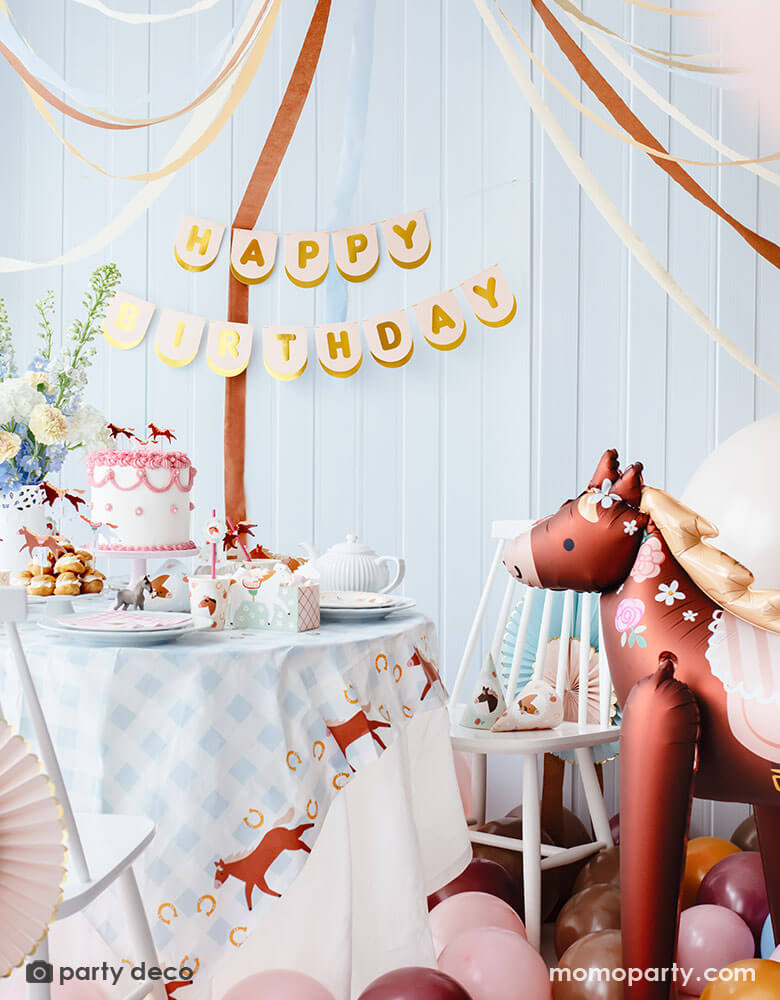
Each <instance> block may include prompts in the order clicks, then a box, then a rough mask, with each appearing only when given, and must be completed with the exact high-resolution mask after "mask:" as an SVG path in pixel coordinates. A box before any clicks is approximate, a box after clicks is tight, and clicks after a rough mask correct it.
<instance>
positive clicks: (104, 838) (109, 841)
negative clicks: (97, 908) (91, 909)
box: [57, 813, 154, 920]
mask: <svg viewBox="0 0 780 1000" xmlns="http://www.w3.org/2000/svg"><path fill="white" fill-rule="evenodd" d="M76 824H77V826H78V830H79V834H80V836H81V840H82V843H83V845H84V854H85V856H86V859H87V865H88V867H89V874H90V881H89V882H80V881H78V880H77V878H76V874H75V872H73V871H69V872H68V877H67V880H66V882H65V889H64V892H63V897H62V902H61V903H60V907H59V909H58V911H57V919H58V920H63V919H64V918H65V917H69V916H71V914H73V913H77V912H78V911H79V910H83V909H84V907H85V906H87V905H88V904H89V903H91V902H92V900H93V899H95V898H97V896H99V895H100V894H101V893H102V892H104V891H105V889H106V888H107V887H108V886H109V885H111V883H112V882H114V881H115V879H116V878H117V876H119V875H121V874H122V872H123V871H125V869H126V868H128V867H129V866H130V865H131V864H132V863H133V862H134V861H135V859H136V858H137V857H138V856H139V854H141V852H142V851H143V850H144V849H145V848H146V847H147V846H148V845H149V844H150V843H151V840H152V838H153V837H154V823H153V822H152V821H151V820H150V819H147V818H146V817H144V816H105V815H93V814H87V813H83V814H79V815H77V816H76Z"/></svg>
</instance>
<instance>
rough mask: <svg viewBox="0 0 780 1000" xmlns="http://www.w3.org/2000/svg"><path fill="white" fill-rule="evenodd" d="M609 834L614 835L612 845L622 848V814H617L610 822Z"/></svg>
mask: <svg viewBox="0 0 780 1000" xmlns="http://www.w3.org/2000/svg"><path fill="white" fill-rule="evenodd" d="M609 832H610V833H611V834H612V843H613V844H614V845H615V847H620V813H615V815H614V816H612V817H611V819H610V821H609Z"/></svg>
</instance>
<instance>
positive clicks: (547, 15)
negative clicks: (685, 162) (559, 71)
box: [531, 0, 780, 267]
mask: <svg viewBox="0 0 780 1000" xmlns="http://www.w3.org/2000/svg"><path fill="white" fill-rule="evenodd" d="M531 3H532V4H533V5H534V7H535V9H536V12H537V13H538V14H539V16H540V17H541V19H542V21H543V22H544V25H545V27H546V28H547V30H548V31H549V32H550V34H551V35H552V37H553V38H554V40H555V41H556V43H557V44H558V47H559V48H560V50H561V51H562V52H563V54H564V55H565V56H566V58H567V59H568V60H569V62H570V63H571V65H572V66H573V67H574V69H575V70H576V71H577V73H578V75H579V76H580V79H581V80H582V81H583V83H584V84H585V85H586V86H587V87H588V88H589V90H591V91H592V93H593V94H594V96H595V97H596V98H597V99H598V100H599V101H600V102H601V104H603V106H604V107H605V108H606V109H607V111H609V113H610V114H611V115H612V117H613V118H614V119H615V121H616V122H617V123H618V125H620V126H621V128H624V129H625V130H626V132H628V134H629V135H631V136H632V137H633V138H634V139H636V140H637V141H638V142H642V143H644V144H645V145H647V146H651V147H652V148H654V149H657V150H658V151H659V152H660V153H664V154H666V153H667V150H666V149H665V148H664V147H663V146H662V145H661V143H660V142H659V141H658V140H657V139H656V138H655V136H654V135H653V134H652V132H650V131H649V130H648V129H647V128H646V127H645V126H644V125H643V124H642V122H641V121H640V120H639V119H638V118H637V116H636V115H635V114H634V113H633V111H632V110H631V109H630V108H629V106H628V105H627V104H626V102H625V101H624V100H623V98H622V97H620V95H619V94H618V93H617V91H616V90H615V89H614V88H613V87H612V86H611V85H610V84H609V82H608V81H607V80H606V79H605V78H604V77H603V76H602V75H601V73H600V72H599V71H598V70H597V69H596V67H595V66H594V65H593V63H592V62H591V61H590V59H588V57H587V56H586V55H585V53H584V52H583V51H582V49H581V48H580V47H579V45H577V43H576V42H575V41H574V39H573V38H572V37H571V36H570V35H569V34H568V33H567V32H566V31H565V29H564V28H563V26H562V25H561V24H560V22H559V21H558V20H556V18H555V17H554V15H553V14H552V13H551V11H550V9H549V8H548V7H547V6H546V5H545V4H544V2H543V0H531ZM648 155H649V156H650V158H651V159H652V160H653V161H654V162H655V163H657V164H658V166H659V167H661V169H662V170H664V171H666V173H667V174H669V176H670V177H671V178H672V180H674V181H676V182H677V183H678V184H679V185H680V186H681V187H682V188H683V189H684V190H685V191H687V192H688V194H690V195H692V196H693V197H694V198H695V199H696V200H697V201H698V202H699V203H700V204H702V205H704V206H705V208H709V209H710V211H712V212H714V213H715V214H716V215H717V216H719V217H720V218H721V219H723V221H724V222H727V223H728V224H729V225H730V226H731V227H732V229H734V231H735V232H737V233H739V235H740V236H741V237H742V238H743V239H744V240H745V241H746V242H747V243H748V244H749V245H750V246H751V247H752V248H753V249H754V250H755V251H756V252H757V253H759V254H760V255H761V256H762V257H763V258H764V259H765V260H768V261H769V263H770V264H774V266H775V267H780V247H779V246H778V245H777V244H776V243H773V242H772V241H771V240H768V239H766V238H765V237H763V236H760V235H759V234H758V233H756V232H754V231H753V230H752V229H750V228H748V227H747V226H744V225H743V224H742V223H741V222H739V220H737V219H735V218H734V216H733V215H730V214H729V213H728V212H727V211H726V210H725V209H724V208H723V207H722V206H721V205H719V204H718V202H717V201H715V199H714V198H712V197H711V196H710V195H708V194H707V192H706V191H705V190H704V188H703V187H701V185H700V184H698V183H697V182H696V181H695V180H694V179H693V177H691V175H690V174H688V173H687V172H686V171H685V170H683V168H682V167H681V166H680V165H679V164H678V163H675V162H674V161H673V160H664V159H661V158H660V157H655V156H653V155H652V154H648Z"/></svg>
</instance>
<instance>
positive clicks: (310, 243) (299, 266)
mask: <svg viewBox="0 0 780 1000" xmlns="http://www.w3.org/2000/svg"><path fill="white" fill-rule="evenodd" d="M329 256H330V235H329V233H288V234H287V235H286V236H285V238H284V269H285V271H286V272H287V277H288V278H289V279H290V281H292V282H293V284H295V285H299V286H300V287H301V288H314V286H315V285H319V283H320V282H321V281H323V280H324V279H325V275H326V274H327V273H328V258H329Z"/></svg>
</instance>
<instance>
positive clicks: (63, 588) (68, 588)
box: [54, 576, 81, 597]
mask: <svg viewBox="0 0 780 1000" xmlns="http://www.w3.org/2000/svg"><path fill="white" fill-rule="evenodd" d="M54 593H55V594H57V595H60V594H67V595H68V597H75V596H76V594H80V593H81V582H80V581H79V580H77V579H76V578H75V577H74V578H73V579H72V580H65V579H63V577H62V576H59V577H57V582H56V583H55V585H54Z"/></svg>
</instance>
